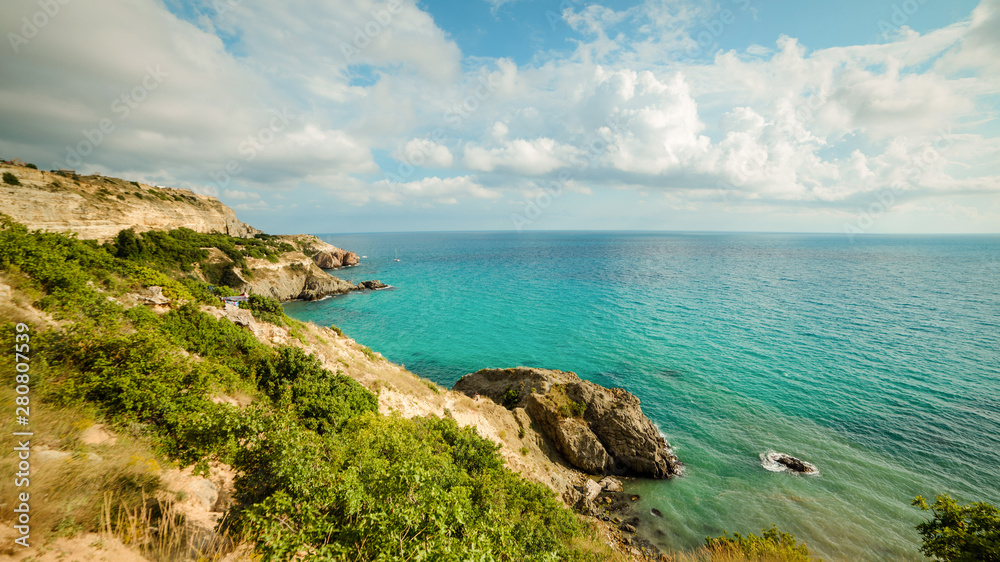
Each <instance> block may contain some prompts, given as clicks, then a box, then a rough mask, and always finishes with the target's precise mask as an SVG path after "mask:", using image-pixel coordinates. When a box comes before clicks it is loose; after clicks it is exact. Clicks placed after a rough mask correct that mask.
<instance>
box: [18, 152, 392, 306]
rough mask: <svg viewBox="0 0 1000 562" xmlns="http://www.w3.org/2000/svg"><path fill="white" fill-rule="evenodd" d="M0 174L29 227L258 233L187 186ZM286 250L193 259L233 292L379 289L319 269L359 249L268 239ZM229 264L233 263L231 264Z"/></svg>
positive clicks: (306, 239)
mask: <svg viewBox="0 0 1000 562" xmlns="http://www.w3.org/2000/svg"><path fill="white" fill-rule="evenodd" d="M0 174H9V175H11V176H13V178H15V180H14V181H13V182H7V181H5V182H4V183H0V209H3V212H4V213H5V214H7V215H9V216H10V217H11V218H13V219H14V220H16V221H17V222H19V223H21V224H23V225H25V226H27V227H28V228H30V229H38V230H47V231H50V232H63V233H69V232H73V233H76V235H77V237H78V238H80V239H83V240H97V241H98V242H107V241H109V240H112V239H114V238H115V237H116V236H117V235H118V233H119V232H121V231H122V230H126V229H131V230H132V231H133V232H135V233H137V234H139V235H140V236H141V233H143V232H148V231H151V230H173V229H177V228H187V229H190V230H192V231H194V232H198V233H205V234H208V233H220V234H225V235H227V236H231V237H233V238H234V239H241V238H242V239H250V238H254V237H255V236H257V235H263V232H262V231H260V230H258V229H256V228H254V227H252V226H250V225H248V224H246V223H244V222H242V221H240V220H239V219H238V218H237V217H236V213H235V211H233V209H231V208H229V207H227V206H226V205H224V204H223V203H221V202H220V201H219V200H218V199H216V198H214V197H210V196H207V195H199V194H196V193H194V192H192V191H190V190H187V189H175V188H168V187H155V186H150V185H147V184H143V183H139V182H130V181H125V180H122V179H118V178H110V177H104V176H98V175H92V176H80V175H78V174H76V173H74V172H72V171H62V172H46V171H42V170H36V169H33V168H29V167H27V166H21V165H16V164H11V163H5V164H0ZM270 238H272V239H275V240H277V241H278V242H287V243H288V244H289V245H290V247H291V249H290V250H288V251H285V252H283V253H282V254H281V255H280V256H278V257H277V258H276V259H271V260H266V259H260V258H254V257H247V258H246V260H245V267H244V266H243V264H235V263H232V261H231V259H230V258H229V257H227V256H226V255H225V254H224V253H222V252H220V251H218V250H216V249H211V248H210V249H209V258H208V260H207V261H206V263H204V264H195V267H196V270H197V271H198V274H199V277H200V279H201V280H202V281H207V282H215V281H217V280H214V279H211V278H210V276H208V275H206V274H204V271H205V270H206V269H207V268H206V267H203V266H206V265H207V266H211V265H221V266H230V267H231V269H232V271H231V273H230V274H228V275H229V277H228V278H227V279H226V283H225V284H227V285H229V286H231V287H233V288H234V289H236V290H237V291H239V292H243V291H246V292H249V293H257V294H261V295H266V296H269V297H274V298H276V299H278V300H281V301H287V300H295V299H301V300H316V299H320V298H323V297H326V296H330V295H337V294H343V293H347V292H350V291H360V290H367V289H378V288H383V287H385V285H384V284H382V283H380V282H378V281H365V282H362V283H360V284H353V283H349V282H347V281H344V280H343V279H340V278H338V277H334V276H332V275H330V274H329V273H327V272H325V271H323V270H324V269H336V268H340V267H347V266H352V265H357V264H358V261H359V259H358V255H357V254H355V253H354V252H350V251H347V250H344V249H341V248H338V247H336V246H333V245H332V244H328V243H326V242H323V241H322V240H320V239H319V238H317V237H315V236H312V235H306V234H296V235H283V236H276V237H270ZM234 266H235V267H234Z"/></svg>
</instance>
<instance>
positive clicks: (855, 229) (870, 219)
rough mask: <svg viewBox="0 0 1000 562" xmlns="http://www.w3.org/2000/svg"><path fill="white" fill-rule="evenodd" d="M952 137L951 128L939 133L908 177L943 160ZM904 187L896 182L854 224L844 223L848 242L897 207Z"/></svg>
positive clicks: (914, 162)
mask: <svg viewBox="0 0 1000 562" xmlns="http://www.w3.org/2000/svg"><path fill="white" fill-rule="evenodd" d="M952 137H953V135H952V133H951V127H949V128H948V130H947V131H944V130H942V131H938V136H937V138H936V139H935V140H934V142H933V143H931V144H929V145H928V146H926V147H925V148H924V150H922V151H921V152H920V153H919V154H916V155H914V156H913V157H912V158H911V159H910V166H909V167H908V168H907V169H906V171H905V173H906V175H907V176H908V177H909V176H915V175H917V174H920V173H922V172H923V171H924V170H925V169H926V168H927V167H928V166H930V165H931V164H932V163H934V162H935V161H936V160H937V159H939V158H942V156H941V153H942V152H945V151H947V150H948V149H950V148H951V147H952V145H954V144H955V141H954V139H953V138H952ZM903 185H904V184H903V183H902V182H896V183H894V184H893V185H892V187H889V188H885V189H880V190H878V191H876V192H875V199H876V200H875V201H872V202H871V203H870V204H869V205H868V206H867V207H866V208H864V209H860V210H859V211H858V216H857V218H856V219H855V220H854V221H853V222H845V223H844V234H846V235H847V238H848V240H850V241H851V242H853V241H854V237H855V236H857V235H858V234H864V233H865V232H868V230H870V229H871V227H872V226H874V225H875V223H876V222H877V221H878V220H879V219H881V218H882V217H883V216H885V214H886V213H887V212H888V211H889V209H891V208H892V206H893V205H895V203H896V197H898V196H899V195H900V194H901V193H902V192H903Z"/></svg>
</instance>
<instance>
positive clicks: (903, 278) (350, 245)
mask: <svg viewBox="0 0 1000 562" xmlns="http://www.w3.org/2000/svg"><path fill="white" fill-rule="evenodd" d="M321 238H323V239H324V240H326V241H328V242H331V243H333V244H336V245H338V246H340V247H343V248H347V249H350V250H353V251H355V252H357V253H358V254H359V255H367V256H368V258H367V259H364V260H362V263H361V264H360V265H359V266H357V267H353V268H347V269H342V270H338V271H336V272H334V274H335V275H338V276H340V277H343V278H346V279H348V280H350V281H353V282H357V281H361V280H367V279H379V280H381V281H383V282H385V283H388V284H390V285H392V286H393V287H394V289H393V290H385V291H376V292H365V293H353V294H349V295H344V296H340V297H335V298H331V299H327V300H324V301H320V302H312V303H308V302H295V303H288V304H287V305H286V307H285V308H286V311H287V312H288V313H289V314H290V315H291V316H293V317H295V318H299V319H301V320H309V321H313V322H316V323H317V324H322V325H329V324H335V325H337V326H339V327H340V328H342V329H343V330H344V331H345V332H346V333H347V334H349V335H350V336H352V337H354V338H355V339H356V340H358V341H359V342H360V343H363V344H365V345H367V346H369V347H371V348H373V349H375V350H377V351H380V352H381V353H382V354H383V355H385V356H386V357H387V358H389V359H390V360H392V361H394V362H397V363H401V364H404V365H406V367H407V368H409V369H410V370H411V371H413V372H415V373H417V374H419V375H421V376H424V377H427V378H430V379H432V380H434V381H436V382H438V383H440V384H442V385H445V386H449V387H450V386H451V385H452V384H454V382H455V381H456V380H458V378H460V377H461V376H462V375H464V374H466V373H469V372H472V371H475V370H478V369H480V368H483V367H511V366H516V365H526V366H534V367H545V368H553V369H563V370H569V371H575V372H576V373H578V374H579V375H580V376H581V377H583V378H585V379H588V380H591V381H593V382H595V383H598V384H601V385H605V386H620V387H624V388H626V389H627V390H629V391H631V392H633V393H634V394H636V395H637V396H639V398H640V399H641V400H642V407H643V411H644V412H645V413H646V414H647V415H648V416H649V417H650V418H651V419H653V421H654V422H656V423H657V425H658V426H659V427H660V428H661V429H662V431H663V432H664V434H665V435H666V436H667V437H668V440H669V441H670V443H671V444H672V445H673V446H674V448H675V450H676V453H677V455H678V457H679V458H680V459H681V461H682V462H684V463H685V465H686V474H685V476H684V477H682V478H678V479H674V480H671V481H643V482H638V483H636V484H635V485H634V486H633V489H635V490H637V491H638V493H640V494H641V496H642V499H641V500H640V501H639V502H637V503H638V504H639V505H638V508H639V511H640V512H641V513H643V514H644V518H645V519H644V523H645V524H646V527H647V529H652V530H653V532H652V533H650V534H653V535H654V537H653V538H654V539H655V542H657V543H658V545H659V546H661V547H664V548H669V549H683V548H689V547H693V546H696V545H698V544H700V543H701V541H702V540H703V539H704V537H705V536H706V535H718V534H721V533H722V532H723V531H729V532H730V533H732V532H741V533H748V532H755V533H759V532H760V530H761V528H763V527H769V526H770V525H771V524H772V523H774V524H777V526H778V527H779V528H780V529H782V530H784V531H787V532H791V533H794V534H795V535H796V536H797V537H799V538H800V539H803V540H805V541H806V542H807V543H808V544H809V546H810V549H811V550H812V551H813V552H814V553H816V554H819V555H820V556H822V557H823V558H824V559H828V560H840V559H845V560H922V559H924V558H923V557H922V556H921V555H920V553H919V552H918V551H917V548H918V546H919V537H918V535H917V533H916V531H915V530H914V529H913V525H914V524H916V523H917V522H919V521H920V519H921V518H922V517H923V515H922V513H921V512H919V511H918V510H917V509H915V508H913V507H911V506H910V500H911V499H912V498H913V497H914V496H915V495H918V494H922V495H924V496H927V497H933V495H935V494H938V493H950V494H952V496H954V497H956V499H959V500H960V501H963V502H968V501H989V502H993V503H1000V474H998V473H997V468H996V467H997V466H1000V398H998V396H1000V352H998V349H1000V237H996V236H993V237H987V236H983V237H971V236H948V237H932V236H864V237H856V238H855V239H854V240H853V241H852V240H849V239H848V238H847V237H846V236H838V235H783V234H774V235H770V234H668V233H663V234H661V233H573V232H561V233H530V234H514V233H419V234H366V235H329V236H327V235H321ZM397 253H398V257H399V260H400V261H398V262H396V261H394V259H393V258H394V255H396V254H397ZM768 450H774V451H779V452H782V453H788V454H790V455H794V456H796V457H798V458H801V459H803V460H805V461H808V462H810V463H812V464H814V465H816V467H817V469H818V470H819V474H817V475H809V476H802V475H794V474H790V473H787V472H770V471H767V470H765V469H764V468H763V467H762V466H761V459H760V455H761V453H764V452H766V451H768ZM654 508H655V509H657V510H659V511H660V512H661V513H662V515H663V516H662V518H660V517H656V516H654V515H652V514H650V510H651V509H654Z"/></svg>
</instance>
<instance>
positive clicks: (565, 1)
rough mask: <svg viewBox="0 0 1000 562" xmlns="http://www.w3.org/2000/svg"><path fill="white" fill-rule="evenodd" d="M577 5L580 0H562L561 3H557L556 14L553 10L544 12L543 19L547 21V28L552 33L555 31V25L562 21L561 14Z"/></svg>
mask: <svg viewBox="0 0 1000 562" xmlns="http://www.w3.org/2000/svg"><path fill="white" fill-rule="evenodd" d="M579 3H580V0H562V2H560V3H559V11H558V12H556V11H554V10H545V19H546V20H548V22H549V27H551V28H552V31H555V30H556V24H557V23H560V22H562V21H564V20H563V16H562V15H563V13H565V12H566V10H568V9H570V8H572V7H573V6H574V5H578V4H579Z"/></svg>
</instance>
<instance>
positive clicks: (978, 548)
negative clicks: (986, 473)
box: [913, 495, 1000, 562]
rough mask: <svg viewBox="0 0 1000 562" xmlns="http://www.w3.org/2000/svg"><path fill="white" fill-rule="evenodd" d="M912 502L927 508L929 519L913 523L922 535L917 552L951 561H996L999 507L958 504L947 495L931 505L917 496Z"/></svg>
mask: <svg viewBox="0 0 1000 562" xmlns="http://www.w3.org/2000/svg"><path fill="white" fill-rule="evenodd" d="M913 505H915V506H917V507H919V508H920V509H923V510H925V511H927V510H930V511H931V513H932V514H933V516H934V517H933V518H931V520H930V521H925V522H923V523H920V524H919V525H917V531H919V532H920V535H921V536H922V537H923V546H921V548H920V551H921V552H923V553H924V554H926V555H927V556H929V557H933V558H937V559H940V560H948V561H955V562H963V561H969V562H971V561H973V560H976V561H985V562H996V561H998V560H1000V510H998V509H997V508H996V507H994V506H992V505H990V504H988V503H983V502H976V503H971V504H969V505H959V504H958V502H956V501H955V500H953V499H952V498H951V497H950V496H947V495H942V496H938V497H937V498H936V501H935V502H934V504H933V505H930V506H928V505H927V500H925V499H924V498H923V497H920V496H917V497H916V498H914V500H913Z"/></svg>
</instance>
